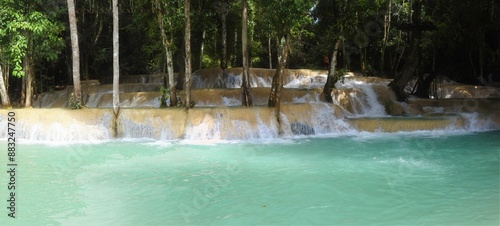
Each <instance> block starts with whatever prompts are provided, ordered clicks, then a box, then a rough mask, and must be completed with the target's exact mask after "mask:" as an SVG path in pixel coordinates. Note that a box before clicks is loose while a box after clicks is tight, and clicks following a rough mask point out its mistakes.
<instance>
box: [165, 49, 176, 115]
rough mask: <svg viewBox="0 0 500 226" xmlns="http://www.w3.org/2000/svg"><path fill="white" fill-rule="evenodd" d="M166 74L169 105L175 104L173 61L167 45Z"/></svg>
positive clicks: (174, 105)
mask: <svg viewBox="0 0 500 226" xmlns="http://www.w3.org/2000/svg"><path fill="white" fill-rule="evenodd" d="M166 51H167V74H168V89H169V90H170V107H176V106H177V90H176V88H175V87H176V85H177V84H176V83H175V75H174V63H173V59H172V51H171V50H170V49H169V48H168V47H167V48H166Z"/></svg>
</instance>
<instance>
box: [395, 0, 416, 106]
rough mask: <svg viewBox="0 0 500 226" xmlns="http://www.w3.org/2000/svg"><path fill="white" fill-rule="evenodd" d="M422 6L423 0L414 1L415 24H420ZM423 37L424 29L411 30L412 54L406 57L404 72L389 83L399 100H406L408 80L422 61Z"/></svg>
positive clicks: (413, 19) (413, 18)
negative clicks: (421, 43) (421, 47)
mask: <svg viewBox="0 0 500 226" xmlns="http://www.w3.org/2000/svg"><path fill="white" fill-rule="evenodd" d="M421 8H422V0H414V2H413V13H412V15H413V17H412V21H413V23H415V24H420V14H421V10H422V9H421ZM421 37H422V31H421V30H420V29H414V30H413V31H412V32H411V44H410V55H409V56H408V58H407V59H406V62H405V64H404V66H403V72H402V73H401V74H400V75H399V76H398V77H396V78H395V79H394V80H392V81H391V82H390V83H389V87H391V89H392V90H393V91H394V92H395V93H396V97H397V99H398V101H405V100H406V94H405V92H404V88H405V86H406V84H408V81H410V79H411V77H412V76H413V74H414V73H415V70H416V69H417V67H418V64H419V61H420V56H419V55H420V54H419V52H420V39H421Z"/></svg>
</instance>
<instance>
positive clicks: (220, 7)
mask: <svg viewBox="0 0 500 226" xmlns="http://www.w3.org/2000/svg"><path fill="white" fill-rule="evenodd" d="M229 7H230V1H229V0H217V1H215V2H214V8H215V10H216V12H217V14H218V15H219V19H220V22H221V30H220V31H221V41H222V53H221V57H220V68H221V69H222V70H226V68H227V20H226V18H227V14H228V13H229Z"/></svg>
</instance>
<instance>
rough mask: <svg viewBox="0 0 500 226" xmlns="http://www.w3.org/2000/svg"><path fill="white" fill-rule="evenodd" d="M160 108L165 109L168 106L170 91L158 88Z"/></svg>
mask: <svg viewBox="0 0 500 226" xmlns="http://www.w3.org/2000/svg"><path fill="white" fill-rule="evenodd" d="M159 99H160V108H165V107H168V106H169V103H168V102H169V101H170V90H169V89H168V88H166V87H163V86H162V87H161V88H160V98H159Z"/></svg>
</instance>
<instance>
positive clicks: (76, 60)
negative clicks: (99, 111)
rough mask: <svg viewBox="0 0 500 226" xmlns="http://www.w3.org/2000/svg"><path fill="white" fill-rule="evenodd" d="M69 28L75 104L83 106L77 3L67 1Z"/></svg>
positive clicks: (71, 0) (72, 0)
mask: <svg viewBox="0 0 500 226" xmlns="http://www.w3.org/2000/svg"><path fill="white" fill-rule="evenodd" d="M67 2H68V17H69V28H70V34H71V53H72V62H73V87H74V95H75V96H74V97H75V103H76V104H78V105H80V104H82V87H81V84H80V49H79V46H78V29H77V25H76V13H75V1H74V0H67Z"/></svg>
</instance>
